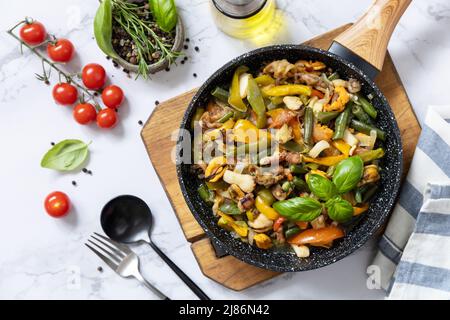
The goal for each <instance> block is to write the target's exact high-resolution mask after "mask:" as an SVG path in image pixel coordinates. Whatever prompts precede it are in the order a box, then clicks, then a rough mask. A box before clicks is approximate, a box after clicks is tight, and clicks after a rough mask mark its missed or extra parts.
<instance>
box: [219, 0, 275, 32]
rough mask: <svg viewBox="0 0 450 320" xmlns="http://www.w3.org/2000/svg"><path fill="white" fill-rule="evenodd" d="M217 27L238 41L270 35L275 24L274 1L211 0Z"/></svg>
mask: <svg viewBox="0 0 450 320" xmlns="http://www.w3.org/2000/svg"><path fill="white" fill-rule="evenodd" d="M211 7H212V12H213V15H214V19H215V21H216V24H217V26H218V27H219V29H221V30H222V31H223V32H225V33H226V34H228V35H230V36H232V37H235V38H239V39H254V38H255V37H259V36H261V35H264V34H267V33H270V32H269V31H270V29H271V27H272V25H273V24H274V23H275V11H276V10H275V9H276V4H275V0H212V5H211Z"/></svg>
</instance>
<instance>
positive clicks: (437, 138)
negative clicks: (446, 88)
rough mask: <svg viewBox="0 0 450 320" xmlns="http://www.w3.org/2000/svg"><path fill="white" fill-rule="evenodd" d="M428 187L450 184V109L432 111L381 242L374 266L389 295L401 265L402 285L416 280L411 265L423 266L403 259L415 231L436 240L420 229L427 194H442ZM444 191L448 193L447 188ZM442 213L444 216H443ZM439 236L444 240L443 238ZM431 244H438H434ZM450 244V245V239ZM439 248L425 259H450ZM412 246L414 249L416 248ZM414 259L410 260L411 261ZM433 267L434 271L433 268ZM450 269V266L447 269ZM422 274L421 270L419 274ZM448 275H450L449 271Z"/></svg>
mask: <svg viewBox="0 0 450 320" xmlns="http://www.w3.org/2000/svg"><path fill="white" fill-rule="evenodd" d="M428 183H433V184H432V185H441V186H442V185H445V184H450V106H431V107H429V109H428V113H427V116H426V119H425V122H424V125H423V128H422V133H421V135H420V138H419V142H418V145H417V148H416V151H415V153H414V158H413V161H412V163H411V167H410V169H409V173H408V176H407V178H406V180H405V181H404V183H403V186H402V189H401V191H400V197H399V200H398V202H397V204H396V206H395V208H394V211H393V213H392V215H391V218H390V220H389V223H388V225H387V228H386V231H385V233H384V235H383V236H382V237H381V239H380V242H379V251H378V253H377V255H376V257H375V259H374V261H373V263H372V265H374V266H378V267H379V268H380V273H379V275H380V279H379V280H380V283H379V285H380V286H381V287H382V288H383V289H385V290H387V291H389V290H390V289H391V287H392V285H393V283H394V281H393V277H394V273H395V272H396V269H397V265H398V266H399V267H398V270H397V274H396V275H395V277H396V279H397V282H398V283H401V282H406V279H410V280H412V279H413V277H416V276H417V275H416V273H414V276H413V275H412V271H411V270H412V269H411V268H410V267H412V266H411V265H408V263H415V262H418V263H419V261H416V260H414V261H410V260H404V259H403V257H402V254H403V251H404V249H405V247H406V246H407V243H408V241H409V239H410V237H411V235H412V233H413V231H416V234H415V237H419V238H420V237H421V236H422V237H423V236H425V234H426V236H427V237H433V232H431V233H430V232H428V233H426V232H425V233H424V232H422V230H423V227H422V226H419V225H418V224H417V225H416V220H417V219H418V216H419V212H421V211H420V210H421V208H422V206H423V205H424V207H423V209H426V210H428V209H427V205H428V204H427V203H424V198H425V196H426V192H428V193H430V194H433V193H439V192H440V191H439V190H441V189H439V188H437V189H434V188H433V187H432V185H431V186H430V187H428ZM443 189H444V190H446V188H443ZM431 198H432V197H431ZM435 198H436V197H435ZM425 199H426V198H425ZM431 200H437V199H430V201H431ZM424 212H428V211H424ZM446 212H447V213H448V214H450V207H447V211H446ZM439 213H440V214H442V212H439ZM424 219H425V220H420V221H422V222H424V223H426V221H427V220H426V218H424ZM420 228H422V229H420ZM435 236H436V237H442V236H443V235H435ZM413 238H414V237H413ZM430 241H431V242H434V241H433V240H430ZM447 241H450V239H447ZM435 245H436V248H435V250H434V253H433V252H426V253H424V252H422V253H421V255H426V256H428V255H434V254H437V255H438V257H441V258H442V259H443V260H445V259H450V251H447V252H442V251H440V249H439V244H438V243H435ZM411 246H412V247H414V246H413V244H412V245H411ZM447 248H448V247H447ZM428 249H429V248H428ZM411 250H414V249H411ZM417 254H419V253H417ZM444 254H445V255H447V256H446V257H445V258H444V257H443V255H444ZM412 255H413V254H411V255H409V256H408V257H407V258H408V259H409V258H410V257H411V256H412ZM416 257H417V256H416ZM417 258H419V257H417ZM405 259H406V258H405ZM417 260H418V259H417ZM400 261H401V263H400V264H399V262H400ZM447 261H448V260H447ZM417 266H419V264H418V265H417ZM424 266H428V265H427V263H424ZM414 267H416V266H414ZM429 267H430V268H431V266H429ZM447 268H448V269H450V265H447ZM444 270H445V269H444ZM422 271H423V270H422V269H421V270H418V271H417V272H419V273H420V272H422ZM408 272H409V273H408ZM427 272H428V271H427ZM447 272H450V271H449V270H447Z"/></svg>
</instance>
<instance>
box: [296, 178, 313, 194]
mask: <svg viewBox="0 0 450 320" xmlns="http://www.w3.org/2000/svg"><path fill="white" fill-rule="evenodd" d="M292 183H293V184H294V187H295V189H297V190H298V191H300V192H303V191H306V192H309V187H308V184H307V183H306V182H305V180H303V179H302V178H300V177H297V176H295V177H294V180H292Z"/></svg>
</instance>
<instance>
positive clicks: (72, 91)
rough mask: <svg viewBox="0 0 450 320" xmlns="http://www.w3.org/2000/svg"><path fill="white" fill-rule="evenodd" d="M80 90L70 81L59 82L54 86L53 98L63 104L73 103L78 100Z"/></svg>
mask: <svg viewBox="0 0 450 320" xmlns="http://www.w3.org/2000/svg"><path fill="white" fill-rule="evenodd" d="M77 98H78V91H77V88H75V86H73V85H71V84H69V83H58V84H57V85H55V86H54V87H53V99H55V101H56V102H57V103H59V104H62V105H65V106H67V105H71V104H74V103H75V102H76V101H77Z"/></svg>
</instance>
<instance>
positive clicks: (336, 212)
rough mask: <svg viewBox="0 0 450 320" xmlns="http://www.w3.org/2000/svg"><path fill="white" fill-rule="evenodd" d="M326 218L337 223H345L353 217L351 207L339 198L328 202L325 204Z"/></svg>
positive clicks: (336, 197)
mask: <svg viewBox="0 0 450 320" xmlns="http://www.w3.org/2000/svg"><path fill="white" fill-rule="evenodd" d="M325 207H326V208H327V211H328V216H329V217H330V218H331V219H332V220H334V221H337V222H346V221H348V220H350V219H351V218H352V217H353V207H352V204H351V203H350V202H348V201H347V200H344V199H342V198H341V197H340V196H335V197H334V198H332V199H330V200H328V201H327V202H326V203H325Z"/></svg>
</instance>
